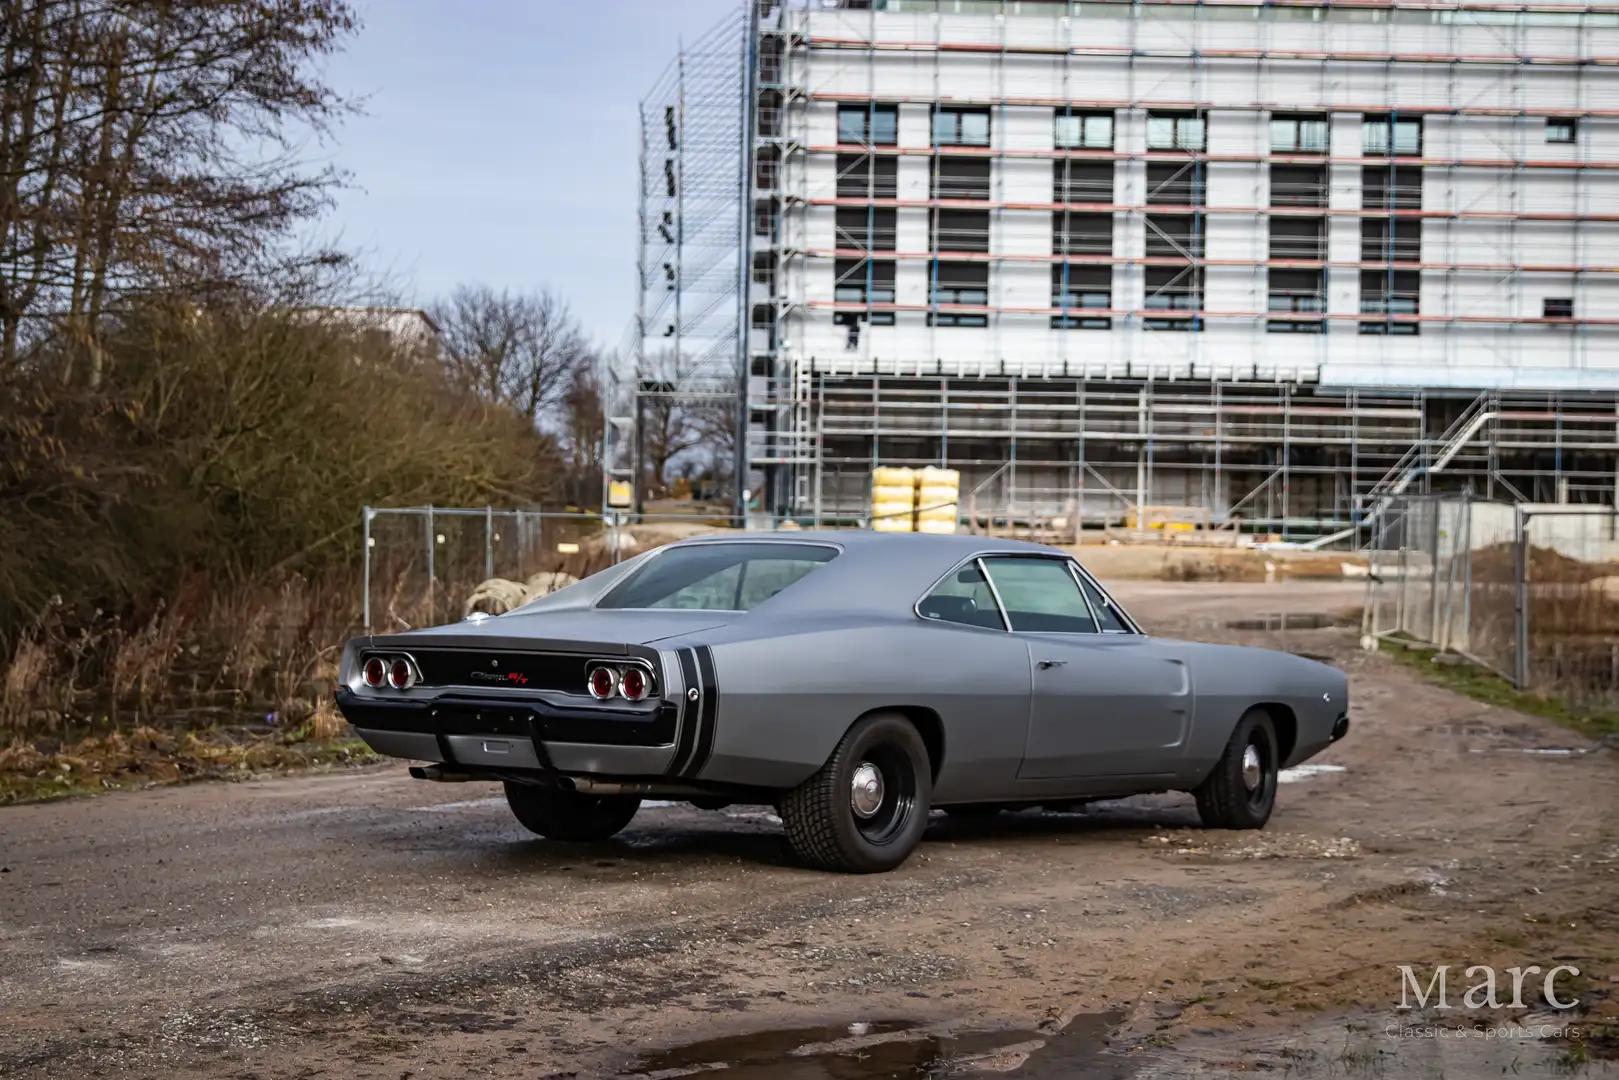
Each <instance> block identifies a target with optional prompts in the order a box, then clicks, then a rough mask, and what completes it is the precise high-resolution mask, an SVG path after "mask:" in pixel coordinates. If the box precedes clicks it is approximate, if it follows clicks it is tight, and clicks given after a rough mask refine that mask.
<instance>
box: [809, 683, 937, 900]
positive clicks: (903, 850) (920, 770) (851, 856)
mask: <svg viewBox="0 0 1619 1080" xmlns="http://www.w3.org/2000/svg"><path fill="white" fill-rule="evenodd" d="M932 792H933V776H932V766H931V764H930V763H929V760H928V751H927V747H926V746H925V745H923V743H922V736H921V735H919V734H917V730H916V728H915V727H913V726H912V724H911V722H910V721H909V720H907V719H905V718H904V717H903V716H899V715H897V714H894V713H878V714H876V715H873V716H868V717H866V718H865V719H864V720H861V721H859V722H858V723H856V724H855V725H854V727H852V728H850V729H849V731H848V733H847V734H846V735H844V736H843V741H842V742H840V743H838V748H837V749H836V750H834V751H833V752H832V757H831V758H830V759H829V760H828V761H827V763H826V764H825V765H824V766H822V768H821V770H820V771H819V772H817V773H816V774H815V775H814V776H812V777H810V778H809V779H808V780H806V781H804V782H803V783H802V784H800V785H798V787H796V788H794V789H793V790H792V791H789V792H788V793H787V794H786V795H785V796H784V797H783V798H782V800H781V821H782V827H783V828H784V829H785V830H786V833H787V841H788V843H789V844H791V845H792V848H793V852H794V853H795V854H796V855H797V856H798V857H799V858H800V859H802V860H803V861H804V862H806V863H809V864H810V865H812V866H818V867H821V868H823V869H827V870H839V871H843V872H846V873H857V874H870V873H879V872H881V871H884V870H892V869H893V868H894V867H896V866H898V865H899V864H900V863H902V862H904V861H905V859H906V858H907V857H908V856H909V855H910V854H911V851H912V850H913V849H914V848H915V847H916V845H917V844H918V843H919V842H920V841H921V839H922V832H923V830H925V829H926V828H927V824H928V807H929V803H930V799H931V796H932Z"/></svg>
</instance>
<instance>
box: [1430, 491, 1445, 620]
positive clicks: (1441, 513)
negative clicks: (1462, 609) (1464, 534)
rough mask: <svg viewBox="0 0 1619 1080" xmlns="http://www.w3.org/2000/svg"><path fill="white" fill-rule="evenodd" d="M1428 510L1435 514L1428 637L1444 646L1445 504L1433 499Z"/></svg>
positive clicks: (1431, 550) (1431, 548)
mask: <svg viewBox="0 0 1619 1080" xmlns="http://www.w3.org/2000/svg"><path fill="white" fill-rule="evenodd" d="M1428 512H1429V513H1430V514H1432V515H1433V545H1432V547H1430V548H1429V551H1428V638H1429V640H1431V641H1432V642H1433V643H1434V644H1435V645H1439V646H1440V648H1444V646H1443V644H1442V643H1441V642H1440V640H1439V538H1440V535H1441V534H1442V533H1443V532H1444V530H1443V529H1441V528H1440V525H1441V524H1443V521H1444V517H1445V504H1444V503H1443V502H1442V501H1440V500H1439V499H1433V500H1431V501H1430V502H1429V503H1428Z"/></svg>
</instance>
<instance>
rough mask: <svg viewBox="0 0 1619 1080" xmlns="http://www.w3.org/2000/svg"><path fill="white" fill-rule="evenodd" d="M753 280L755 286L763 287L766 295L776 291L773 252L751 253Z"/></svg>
mask: <svg viewBox="0 0 1619 1080" xmlns="http://www.w3.org/2000/svg"><path fill="white" fill-rule="evenodd" d="M753 280H754V283H755V284H758V285H763V286H764V287H765V292H767V293H774V292H775V291H776V253H775V252H773V251H756V252H754V253H753Z"/></svg>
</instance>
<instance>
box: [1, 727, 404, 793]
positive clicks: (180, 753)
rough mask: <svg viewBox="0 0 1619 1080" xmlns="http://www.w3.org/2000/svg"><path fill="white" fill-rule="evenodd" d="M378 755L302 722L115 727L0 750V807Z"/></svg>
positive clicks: (350, 762)
mask: <svg viewBox="0 0 1619 1080" xmlns="http://www.w3.org/2000/svg"><path fill="white" fill-rule="evenodd" d="M380 760H381V758H380V757H378V756H377V755H376V754H374V753H372V752H371V749H370V748H369V747H367V746H366V745H365V743H363V742H361V741H360V740H359V739H356V738H352V737H347V736H341V737H331V738H320V737H316V735H315V734H314V733H312V732H311V731H310V729H309V728H307V727H305V728H300V729H297V730H293V731H288V732H282V733H277V734H274V735H259V734H250V735H243V734H241V733H232V732H228V731H225V730H218V729H216V730H206V731H195V732H185V733H182V734H174V733H170V732H163V731H159V730H156V729H154V728H136V729H134V730H133V731H127V732H114V733H113V734H111V735H104V736H95V737H92V738H86V739H81V740H79V741H78V742H75V743H71V744H66V745H62V746H60V747H55V748H52V749H49V750H48V751H47V750H44V749H41V747H39V746H37V745H35V744H32V743H26V742H20V741H19V742H15V743H13V744H12V745H10V746H8V747H5V748H3V749H0V806H4V805H7V804H11V803H23V802H37V801H39V800H42V799H59V798H63V797H66V796H72V795H91V794H99V793H101V792H103V791H116V790H119V789H126V788H139V787H151V786H153V785H158V784H176V783H185V782H188V781H192V780H223V779H245V778H247V777H250V776H259V775H264V774H266V773H271V774H274V773H287V772H302V771H306V770H319V769H331V768H343V767H351V766H355V765H365V764H370V763H371V762H375V761H380Z"/></svg>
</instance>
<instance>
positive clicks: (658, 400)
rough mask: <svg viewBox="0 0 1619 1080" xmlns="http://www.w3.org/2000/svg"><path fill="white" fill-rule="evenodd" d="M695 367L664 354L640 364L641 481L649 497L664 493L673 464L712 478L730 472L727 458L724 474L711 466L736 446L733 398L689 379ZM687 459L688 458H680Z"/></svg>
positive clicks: (688, 360)
mask: <svg viewBox="0 0 1619 1080" xmlns="http://www.w3.org/2000/svg"><path fill="white" fill-rule="evenodd" d="M699 367H700V365H699V364H698V362H697V361H696V360H695V359H693V358H691V357H688V356H677V355H675V354H673V353H667V352H666V353H659V354H657V355H656V356H649V357H647V359H646V361H645V364H644V370H643V371H642V372H641V374H640V377H639V379H638V386H639V390H640V395H641V404H640V432H641V434H640V437H641V457H642V468H643V473H644V475H643V477H642V480H643V485H644V489H645V490H646V491H647V492H648V493H649V494H650V493H660V494H661V493H662V492H663V490H664V489H665V487H666V486H667V485H668V483H669V481H670V480H671V479H673V476H672V474H671V472H670V466H671V465H672V464H674V463H677V462H680V463H681V464H682V465H683V466H690V467H691V468H694V469H696V470H697V471H698V472H699V473H704V474H707V475H709V476H712V477H714V478H720V477H721V476H723V475H724V474H725V473H728V472H730V471H732V470H730V468H729V464H730V462H729V460H727V461H726V462H725V463H724V466H725V469H724V473H722V472H720V471H717V470H716V469H715V468H714V464H715V459H717V458H718V457H719V456H721V455H722V454H729V453H731V452H732V448H734V446H735V440H736V419H735V413H736V399H735V397H734V396H732V395H729V394H726V393H723V391H722V389H721V388H718V387H715V386H711V385H708V384H709V382H710V380H706V379H694V378H693V377H694V376H695V375H697V373H698V371H699ZM698 383H701V384H702V389H701V390H698V388H697V386H696V384H698ZM687 457H690V458H691V460H689V461H686V460H683V459H685V458H687ZM687 471H688V472H689V471H690V469H687Z"/></svg>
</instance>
